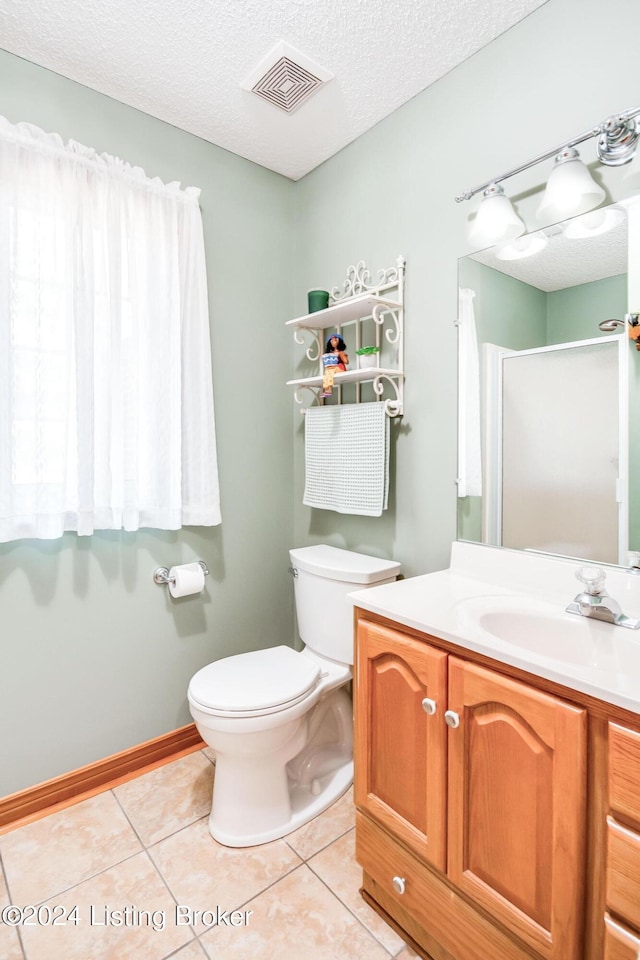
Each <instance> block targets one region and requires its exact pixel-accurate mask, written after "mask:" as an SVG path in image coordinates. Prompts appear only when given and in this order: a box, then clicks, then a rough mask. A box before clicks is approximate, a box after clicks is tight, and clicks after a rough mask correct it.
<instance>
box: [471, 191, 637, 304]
mask: <svg viewBox="0 0 640 960" xmlns="http://www.w3.org/2000/svg"><path fill="white" fill-rule="evenodd" d="M614 206H615V208H616V209H623V207H624V205H623V204H615V205H614ZM612 209H613V208H612ZM544 232H546V233H548V235H549V243H548V245H547V246H546V247H545V249H544V250H542V251H540V253H536V254H534V255H533V256H530V257H525V258H524V259H523V260H506V261H505V260H498V258H497V257H496V248H495V247H491V248H490V249H488V250H482V251H480V252H479V253H474V254H473V255H472V259H473V260H477V261H478V262H479V263H484V264H485V265H486V266H488V267H493V269H494V270H499V271H500V272H501V273H507V274H509V276H510V277H515V278H516V280H522V282H523V283H529V284H531V286H533V287H537V288H538V289H539V290H544V291H545V292H547V293H549V292H551V291H552V290H565V289H566V288H567V287H575V286H578V284H582V283H591V282H593V281H596V280H603V279H604V278H605V277H617V276H619V275H620V274H623V273H626V272H627V250H628V242H627V233H628V222H627V218H626V216H625V217H624V218H623V219H622V221H621V222H620V224H619V225H618V226H617V227H614V229H613V230H610V231H609V232H608V233H604V234H602V235H600V236H595V237H589V238H588V239H580V240H576V239H572V238H570V237H567V236H565V235H564V234H563V233H562V231H561V230H558V229H554V228H553V227H552V228H549V229H548V230H547V231H544Z"/></svg>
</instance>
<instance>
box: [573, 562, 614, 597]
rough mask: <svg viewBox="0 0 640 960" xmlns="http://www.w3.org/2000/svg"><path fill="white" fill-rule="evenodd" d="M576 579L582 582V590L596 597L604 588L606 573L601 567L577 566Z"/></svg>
mask: <svg viewBox="0 0 640 960" xmlns="http://www.w3.org/2000/svg"><path fill="white" fill-rule="evenodd" d="M576 579H578V580H579V581H580V583H583V584H584V592H585V593H588V594H589V595H590V596H592V597H597V596H598V595H599V594H600V593H602V591H603V590H604V582H605V580H606V579H607V575H606V573H605V572H604V570H603V569H602V567H578V569H577V570H576Z"/></svg>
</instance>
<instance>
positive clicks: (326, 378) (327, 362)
mask: <svg viewBox="0 0 640 960" xmlns="http://www.w3.org/2000/svg"><path fill="white" fill-rule="evenodd" d="M324 349H325V352H324V353H323V354H322V366H323V369H324V375H323V377H322V393H321V394H320V396H321V397H330V396H331V395H332V394H333V378H334V377H335V375H336V373H337V372H338V371H339V370H346V369H347V366H348V365H349V357H348V356H347V352H346V351H347V345H346V343H345V342H344V340H343V339H342V337H341V336H340V334H339V333H332V334H331V336H330V337H329V339H328V340H327V344H326V346H325V348H324Z"/></svg>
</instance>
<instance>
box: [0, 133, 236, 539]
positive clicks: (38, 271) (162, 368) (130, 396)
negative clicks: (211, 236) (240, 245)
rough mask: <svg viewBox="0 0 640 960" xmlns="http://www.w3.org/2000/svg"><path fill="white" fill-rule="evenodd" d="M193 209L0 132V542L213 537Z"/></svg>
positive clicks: (34, 141) (103, 168)
mask: <svg viewBox="0 0 640 960" xmlns="http://www.w3.org/2000/svg"><path fill="white" fill-rule="evenodd" d="M198 196H199V191H198V190H197V189H195V188H193V187H189V188H187V189H184V190H183V189H181V188H180V184H178V183H170V184H167V185H165V184H163V183H162V182H161V181H160V180H158V179H149V178H148V177H146V176H145V173H144V171H143V170H142V169H140V168H139V167H131V166H130V165H129V164H127V163H124V162H123V161H121V160H119V159H118V158H115V157H110V156H108V155H105V154H103V155H101V156H98V155H97V154H96V153H95V151H94V150H91V149H89V148H87V147H83V146H82V145H81V144H78V143H75V142H74V141H69V143H67V144H64V143H63V142H62V140H61V139H60V137H59V136H58V135H57V134H46V133H44V132H43V131H42V130H39V129H38V128H37V127H34V126H32V125H30V124H24V123H21V124H17V125H12V124H10V123H9V122H8V121H7V120H6V119H5V118H2V117H0V541H7V540H15V539H20V538H24V537H36V538H44V539H50V538H54V537H59V536H61V535H62V533H63V532H64V531H65V530H75V531H77V532H78V534H91V533H92V532H93V531H94V530H96V529H121V528H122V529H125V530H137V529H138V528H139V527H156V528H161V529H167V530H174V529H177V528H179V527H181V526H183V525H186V524H189V525H191V524H193V525H211V524H217V523H219V522H220V504H219V488H218V471H217V461H216V446H215V431H214V419H213V388H212V383H211V356H210V338H209V312H208V304H207V285H206V274H205V259H204V243H203V235H202V222H201V216H200V209H199V206H198Z"/></svg>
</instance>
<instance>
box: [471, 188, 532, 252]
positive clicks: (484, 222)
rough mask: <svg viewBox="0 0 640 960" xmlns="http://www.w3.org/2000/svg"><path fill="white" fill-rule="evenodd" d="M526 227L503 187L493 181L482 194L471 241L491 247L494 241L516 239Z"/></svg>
mask: <svg viewBox="0 0 640 960" xmlns="http://www.w3.org/2000/svg"><path fill="white" fill-rule="evenodd" d="M525 229H526V227H525V225H524V223H523V222H522V220H521V219H520V217H519V216H518V214H517V213H516V212H515V210H514V209H513V206H512V205H511V201H510V200H509V198H508V197H505V195H504V190H503V189H502V187H501V186H500V185H499V184H495V183H492V184H491V185H490V186H489V187H487V189H486V190H485V191H484V193H483V194H482V202H481V204H480V206H479V207H478V212H477V214H476V218H475V220H474V221H473V223H472V224H471V226H470V228H469V242H470V243H472V244H473V245H474V246H478V247H491V246H493V244H494V243H506V242H507V241H508V240H514V239H515V238H516V237H519V236H521V235H522V234H523V233H524V231H525Z"/></svg>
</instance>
